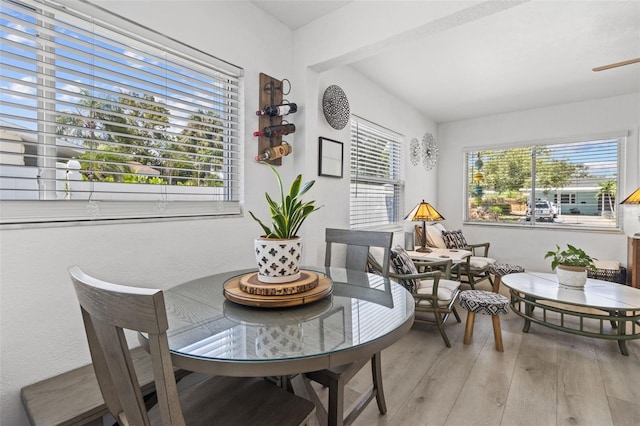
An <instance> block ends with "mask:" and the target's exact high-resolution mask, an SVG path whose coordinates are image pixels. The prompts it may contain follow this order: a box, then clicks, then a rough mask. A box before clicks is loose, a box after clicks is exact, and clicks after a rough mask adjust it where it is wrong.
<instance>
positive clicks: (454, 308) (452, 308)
mask: <svg viewBox="0 0 640 426" xmlns="http://www.w3.org/2000/svg"><path fill="white" fill-rule="evenodd" d="M451 311H452V312H453V315H454V316H455V317H456V320H457V321H458V322H462V320H461V319H460V315H458V311H456V307H455V306H451Z"/></svg>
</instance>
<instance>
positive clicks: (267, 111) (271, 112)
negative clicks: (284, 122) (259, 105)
mask: <svg viewBox="0 0 640 426" xmlns="http://www.w3.org/2000/svg"><path fill="white" fill-rule="evenodd" d="M296 111H298V105H297V104H295V103H289V104H280V105H267V106H266V107H264V108H263V109H261V110H260V111H256V115H268V116H270V117H277V116H282V115H288V114H293V113H294V112H296Z"/></svg>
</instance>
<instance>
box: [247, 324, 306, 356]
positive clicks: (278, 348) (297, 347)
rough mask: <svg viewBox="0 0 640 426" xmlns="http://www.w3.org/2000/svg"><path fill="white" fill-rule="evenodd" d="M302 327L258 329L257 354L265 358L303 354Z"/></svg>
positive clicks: (281, 326) (280, 326) (292, 325)
mask: <svg viewBox="0 0 640 426" xmlns="http://www.w3.org/2000/svg"><path fill="white" fill-rule="evenodd" d="M302 347H303V346H302V326H301V325H300V324H286V325H279V326H271V327H260V328H258V337H257V338H256V354H257V355H260V356H262V357H265V358H274V357H287V356H295V355H301V354H302Z"/></svg>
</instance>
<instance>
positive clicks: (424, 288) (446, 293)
mask: <svg viewBox="0 0 640 426" xmlns="http://www.w3.org/2000/svg"><path fill="white" fill-rule="evenodd" d="M458 288H460V283H459V282H458V281H452V280H444V279H441V280H440V281H438V306H447V305H448V304H449V302H451V299H452V298H453V297H454V295H455V294H456V293H457V291H458ZM416 293H418V294H424V295H429V296H431V295H432V294H433V280H430V279H425V280H421V281H420V285H419V286H418V290H417V291H416ZM420 304H429V302H428V301H426V300H422V301H420V302H419V303H418V305H420Z"/></svg>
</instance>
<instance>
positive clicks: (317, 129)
mask: <svg viewBox="0 0 640 426" xmlns="http://www.w3.org/2000/svg"><path fill="white" fill-rule="evenodd" d="M65 1H66V2H67V3H69V4H70V5H73V3H74V1H71V0H65ZM94 3H97V4H99V5H100V6H102V7H104V8H107V9H109V10H112V11H114V12H115V13H116V14H119V15H121V16H125V17H127V18H128V19H130V20H133V21H136V22H139V23H141V24H142V25H145V26H147V27H150V28H152V29H156V30H157V31H159V32H160V33H164V34H167V35H169V36H170V37H172V38H175V39H177V40H180V41H183V42H185V43H186V44H189V45H192V46H194V47H196V48H199V49H201V50H203V51H205V52H208V53H211V54H212V55H214V56H217V57H220V58H222V59H225V60H227V61H229V62H231V63H233V64H235V65H238V66H240V67H242V68H243V69H244V71H245V79H244V91H245V93H244V98H245V102H246V104H245V105H246V108H245V116H244V126H245V128H244V135H245V149H244V153H243V155H244V159H245V167H244V181H243V186H244V194H243V200H242V201H243V202H242V205H243V211H244V212H246V211H247V210H252V211H254V212H255V213H256V214H257V215H258V216H265V217H266V216H267V209H266V207H265V203H264V201H263V200H264V195H263V194H264V192H265V191H269V192H272V191H274V190H275V189H276V186H275V181H274V179H273V176H272V175H271V172H270V171H269V170H268V169H267V168H266V167H263V166H260V165H257V164H255V162H254V161H253V157H254V156H255V155H256V154H257V141H256V138H254V137H253V136H252V132H253V131H254V130H256V129H257V126H258V119H257V117H256V116H255V110H256V109H257V107H258V90H259V87H258V76H259V73H260V72H264V73H266V74H268V75H271V76H273V77H276V78H289V79H290V80H291V82H292V86H293V89H292V93H291V94H290V95H289V96H288V99H289V100H291V101H293V102H296V101H297V102H298V103H299V105H300V111H299V113H298V114H296V115H295V116H292V120H291V121H292V122H294V123H295V124H296V126H297V127H298V129H299V130H298V132H296V134H295V135H294V138H290V140H291V141H292V143H293V146H294V153H293V154H292V156H289V157H287V158H285V159H284V161H283V166H282V167H281V168H280V170H281V173H282V175H283V177H284V178H285V179H287V181H289V180H290V178H291V177H292V176H294V175H295V174H298V173H302V174H303V175H304V179H305V180H309V179H316V180H317V184H316V186H315V187H314V188H313V189H312V192H311V193H310V194H311V196H313V197H314V198H317V199H318V204H319V205H323V208H322V209H321V210H320V211H319V212H318V213H317V214H315V215H312V216H311V217H310V218H309V219H308V221H307V223H306V224H305V226H304V229H303V232H302V236H303V238H305V250H306V252H307V254H306V255H305V259H306V261H307V262H308V263H318V262H321V261H322V259H323V256H324V228H325V227H327V226H342V227H348V215H349V211H348V208H349V202H348V197H349V195H348V193H349V191H348V185H349V179H348V152H349V136H348V135H349V132H348V129H346V130H345V131H342V132H337V131H335V130H333V129H331V128H330V127H329V126H328V124H327V123H326V121H325V120H324V118H323V116H322V113H321V110H319V109H318V106H319V103H320V99H321V96H322V93H323V92H324V89H325V88H326V87H327V86H328V85H330V84H338V85H341V86H342V87H343V89H344V90H345V92H346V93H347V95H348V96H349V99H350V102H351V105H352V111H353V112H354V113H356V114H359V115H361V116H363V117H365V118H368V119H370V120H374V121H379V123H380V124H382V125H384V126H386V127H389V128H391V129H393V130H395V131H397V132H400V133H403V134H405V135H406V136H407V137H408V139H409V138H410V137H418V138H421V137H422V135H423V134H424V133H425V132H432V133H435V124H434V123H433V122H432V121H430V120H428V119H425V118H423V117H421V116H420V115H419V114H418V113H417V112H415V111H414V110H412V109H410V108H407V107H406V106H405V105H404V104H403V103H402V102H401V101H400V100H398V99H396V98H394V97H393V96H392V95H390V94H388V93H385V92H382V91H380V90H379V89H378V88H377V87H376V86H375V85H373V84H372V83H371V82H369V81H367V80H366V79H363V78H362V77H361V76H359V75H358V74H357V73H355V72H354V71H353V70H352V69H350V68H342V69H339V70H336V71H331V72H327V73H325V74H320V75H318V74H316V73H315V72H313V71H309V70H308V69H307V67H306V65H301V64H299V63H298V64H295V61H294V56H295V55H294V49H293V39H294V37H293V34H292V32H291V31H290V30H289V29H287V28H285V27H284V26H282V25H281V24H279V23H278V22H276V21H275V20H273V19H272V18H270V17H269V16H268V15H265V14H264V12H262V11H261V10H260V9H258V8H255V7H254V6H253V5H251V3H249V2H202V1H181V2H168V1H167V2H158V1H144V0H138V1H114V0H110V1H107V0H99V1H94ZM150 8H152V9H150ZM150 10H152V12H153V13H149V12H150ZM211 40H216V41H219V40H227V42H226V43H218V46H217V47H216V49H215V50H211V43H210V41H211ZM320 135H322V136H326V137H329V138H331V139H337V140H341V141H343V142H345V154H346V162H345V177H344V178H343V179H332V178H325V177H321V178H318V176H317V161H318V159H317V154H318V153H317V144H318V136H320ZM435 176H436V173H435V171H433V172H429V173H427V172H425V171H424V170H422V171H421V170H420V169H419V168H414V169H412V168H409V169H408V170H407V176H406V178H407V181H411V182H415V183H408V184H407V189H406V194H407V196H406V206H405V209H409V208H410V207H413V205H414V204H415V203H417V202H418V199H420V198H422V197H426V198H431V197H435V191H436V179H435ZM259 232H260V228H259V227H258V225H257V224H256V223H255V222H253V220H252V219H251V218H250V217H249V216H248V215H247V214H245V216H244V217H238V218H227V219H211V220H209V219H207V220H185V221H165V222H154V223H137V222H136V223H128V224H127V223H122V224H110V225H92V224H83V225H76V226H64V227H39V228H31V229H1V230H0V244H1V251H0V319H1V321H0V363H1V366H2V369H1V371H0V375H1V377H0V383H1V389H0V424H3V425H5V424H6V425H12V426H14V425H17V426H19V425H26V424H28V422H27V419H26V416H25V414H24V411H23V408H22V404H21V402H20V396H19V392H20V389H21V388H22V387H24V386H26V385H28V384H30V383H33V382H36V381H39V380H42V379H44V378H47V377H50V376H53V375H56V374H59V373H61V372H63V371H66V370H69V369H72V368H75V367H78V366H80V365H84V364H86V363H88V362H89V354H88V350H87V345H86V341H85V336H84V330H83V328H82V322H81V318H80V312H79V308H78V305H77V301H76V299H75V294H74V293H73V289H72V286H71V282H70V280H69V277H68V274H67V268H68V267H69V266H71V265H74V264H77V265H80V266H81V267H82V268H83V269H84V270H86V271H87V272H88V273H90V274H93V275H96V276H97V277H100V278H103V279H107V280H110V281H114V282H122V283H129V284H132V285H139V286H148V287H157V288H167V287H170V286H172V285H175V284H176V283H179V282H182V281H186V280H189V279H193V278H196V277H200V276H203V275H207V274H211V273H215V272H217V271H224V270H230V269H235V268H245V267H251V266H253V261H252V256H253V254H252V244H253V243H252V240H253V238H255V236H256V235H257V234H258V233H259Z"/></svg>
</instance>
